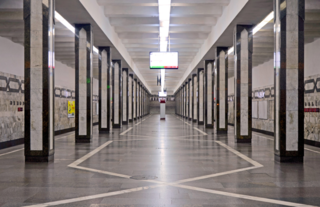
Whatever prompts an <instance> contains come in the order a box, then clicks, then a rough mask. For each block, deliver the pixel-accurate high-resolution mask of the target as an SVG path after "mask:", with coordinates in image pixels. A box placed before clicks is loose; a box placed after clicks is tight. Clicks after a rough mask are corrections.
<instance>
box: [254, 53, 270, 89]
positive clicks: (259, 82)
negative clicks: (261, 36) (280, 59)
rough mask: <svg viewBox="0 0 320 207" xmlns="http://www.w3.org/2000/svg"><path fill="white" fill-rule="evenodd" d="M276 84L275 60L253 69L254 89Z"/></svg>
mask: <svg viewBox="0 0 320 207" xmlns="http://www.w3.org/2000/svg"><path fill="white" fill-rule="evenodd" d="M273 84H274V68H273V59H271V60H269V61H268V62H265V63H263V64H261V65H258V66H256V67H254V68H253V69H252V89H255V88H259V87H263V86H269V85H273Z"/></svg>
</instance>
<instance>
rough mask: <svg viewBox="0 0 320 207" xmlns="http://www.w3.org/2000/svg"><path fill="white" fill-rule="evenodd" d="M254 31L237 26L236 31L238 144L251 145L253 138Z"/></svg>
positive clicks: (236, 127) (236, 128) (243, 26)
mask: <svg viewBox="0 0 320 207" xmlns="http://www.w3.org/2000/svg"><path fill="white" fill-rule="evenodd" d="M252 29H253V26H248V25H237V26H236V27H235V31H234V47H235V50H234V54H235V56H234V58H235V99H236V105H235V108H236V109H235V110H236V113H235V119H236V124H235V134H236V142H244V143H251V138H252V51H253V35H252Z"/></svg>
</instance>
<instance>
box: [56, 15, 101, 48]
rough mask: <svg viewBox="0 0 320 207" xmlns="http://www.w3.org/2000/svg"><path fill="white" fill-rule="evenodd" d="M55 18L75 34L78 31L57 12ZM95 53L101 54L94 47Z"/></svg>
mask: <svg viewBox="0 0 320 207" xmlns="http://www.w3.org/2000/svg"><path fill="white" fill-rule="evenodd" d="M54 15H55V18H56V19H57V20H58V21H59V22H61V24H63V25H64V26H65V27H66V28H68V29H69V30H70V31H71V32H72V33H73V34H75V33H76V29H75V28H74V26H72V25H71V24H70V23H69V22H68V21H67V20H66V19H65V18H63V17H62V16H61V15H60V14H59V13H58V12H56V11H55V14H54ZM93 52H95V53H97V54H99V50H98V48H96V47H95V46H93Z"/></svg>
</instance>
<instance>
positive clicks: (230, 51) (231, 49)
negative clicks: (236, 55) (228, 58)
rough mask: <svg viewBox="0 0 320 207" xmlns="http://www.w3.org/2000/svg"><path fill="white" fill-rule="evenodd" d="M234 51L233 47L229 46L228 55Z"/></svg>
mask: <svg viewBox="0 0 320 207" xmlns="http://www.w3.org/2000/svg"><path fill="white" fill-rule="evenodd" d="M233 51H234V47H231V48H230V49H229V50H228V55H230V54H231V53H233Z"/></svg>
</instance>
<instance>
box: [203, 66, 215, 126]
mask: <svg viewBox="0 0 320 207" xmlns="http://www.w3.org/2000/svg"><path fill="white" fill-rule="evenodd" d="M213 64H214V60H205V61H204V65H205V68H204V121H205V125H206V128H213V113H214V111H213V104H212V103H213V101H214V100H213V87H214V85H213V78H214V76H213Z"/></svg>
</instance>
